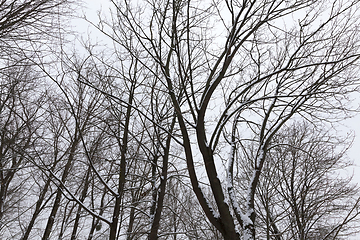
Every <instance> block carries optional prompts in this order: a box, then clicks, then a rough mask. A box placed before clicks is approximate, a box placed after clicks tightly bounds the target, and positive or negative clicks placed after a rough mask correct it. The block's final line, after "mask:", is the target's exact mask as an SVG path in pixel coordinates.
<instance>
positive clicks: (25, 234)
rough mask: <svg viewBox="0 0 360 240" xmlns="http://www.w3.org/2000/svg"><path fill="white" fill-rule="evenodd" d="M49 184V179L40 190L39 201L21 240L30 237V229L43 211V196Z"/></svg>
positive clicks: (26, 239)
mask: <svg viewBox="0 0 360 240" xmlns="http://www.w3.org/2000/svg"><path fill="white" fill-rule="evenodd" d="M50 183H51V179H50V178H49V179H48V180H47V181H46V183H45V186H44V188H43V189H42V190H41V193H40V196H39V199H38V200H37V202H36V206H35V211H34V213H33V215H32V217H31V220H30V222H29V224H28V226H27V228H26V231H25V233H24V236H23V237H22V238H21V240H28V238H29V236H30V232H31V230H32V228H33V227H34V224H35V220H36V218H37V217H38V216H39V214H40V212H41V211H42V209H43V206H42V203H43V202H44V200H45V195H46V192H47V190H48V188H49V186H50Z"/></svg>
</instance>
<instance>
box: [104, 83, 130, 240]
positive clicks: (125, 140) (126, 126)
mask: <svg viewBox="0 0 360 240" xmlns="http://www.w3.org/2000/svg"><path fill="white" fill-rule="evenodd" d="M134 91H135V82H133V83H132V85H131V90H130V95H129V103H128V106H127V109H126V116H125V124H124V134H123V137H122V143H121V144H120V148H121V158H120V174H119V175H120V176H119V183H118V192H117V195H116V196H115V207H114V212H113V217H112V221H111V225H110V237H109V240H115V239H116V234H117V227H118V221H119V215H120V209H121V199H122V195H123V191H124V186H125V172H126V152H127V146H128V136H129V124H130V117H131V110H132V102H133V98H134Z"/></svg>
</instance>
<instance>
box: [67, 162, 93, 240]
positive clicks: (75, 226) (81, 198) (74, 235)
mask: <svg viewBox="0 0 360 240" xmlns="http://www.w3.org/2000/svg"><path fill="white" fill-rule="evenodd" d="M90 172H91V167H90V166H89V167H88V170H87V171H86V176H85V180H84V181H85V182H84V189H83V191H82V193H81V197H80V199H79V200H80V202H84V201H85V198H86V194H87V191H88V188H89V184H90V182H89V177H90ZM81 210H82V207H81V206H79V207H78V209H77V213H76V217H75V222H74V227H73V231H72V233H71V240H75V239H76V233H77V229H78V227H79V221H80V213H81Z"/></svg>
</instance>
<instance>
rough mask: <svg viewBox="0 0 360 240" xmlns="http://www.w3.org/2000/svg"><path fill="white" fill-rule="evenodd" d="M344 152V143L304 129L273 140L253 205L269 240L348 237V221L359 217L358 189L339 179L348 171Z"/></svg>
mask: <svg viewBox="0 0 360 240" xmlns="http://www.w3.org/2000/svg"><path fill="white" fill-rule="evenodd" d="M341 148H342V149H341ZM347 148H348V142H346V140H343V139H341V138H339V137H335V136H331V135H330V133H329V132H323V131H321V130H317V129H314V128H313V127H311V125H309V124H305V123H302V124H299V123H296V124H294V125H291V126H289V127H287V128H284V129H283V130H282V131H280V132H279V133H278V134H277V135H276V136H275V137H274V139H273V146H272V148H271V149H269V153H268V156H267V157H268V158H269V159H268V160H267V163H266V165H265V166H264V171H263V175H262V177H261V181H260V184H259V188H258V193H257V200H256V202H257V205H258V206H257V215H258V216H259V218H258V221H259V222H260V223H258V224H259V230H260V229H261V227H262V226H263V227H264V230H265V231H266V232H263V234H264V235H266V236H267V239H338V237H340V236H342V235H344V234H346V233H347V231H346V230H348V229H347V228H348V227H351V224H349V220H350V219H351V220H352V221H354V220H356V219H358V217H357V215H359V213H360V212H359V206H358V203H357V202H358V200H357V198H358V197H359V196H358V192H359V191H358V189H357V188H356V187H355V186H354V185H352V184H351V178H350V177H348V176H341V174H343V175H345V173H344V172H345V170H346V168H347V167H348V166H350V165H349V164H350V163H348V161H347V160H346V158H345V157H346V156H345V155H344V154H345V151H346V150H347ZM245 151H249V150H245ZM348 214H350V215H351V216H347V215H348ZM334 229H336V230H334ZM350 232H351V231H350ZM325 236H326V237H325ZM345 236H346V235H345Z"/></svg>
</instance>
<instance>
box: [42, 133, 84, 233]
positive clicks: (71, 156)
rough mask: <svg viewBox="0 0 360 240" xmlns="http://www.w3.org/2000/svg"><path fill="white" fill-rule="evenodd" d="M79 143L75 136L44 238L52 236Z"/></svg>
mask: <svg viewBox="0 0 360 240" xmlns="http://www.w3.org/2000/svg"><path fill="white" fill-rule="evenodd" d="M78 143H79V139H76V138H75V140H74V142H73V143H72V146H71V149H70V154H69V158H68V160H67V162H66V165H65V167H64V172H63V175H62V177H61V183H59V184H60V185H59V187H58V188H57V190H56V197H55V201H54V204H53V207H52V210H51V213H50V216H49V218H48V222H47V224H46V228H45V232H44V235H43V237H42V240H48V239H49V237H50V233H51V231H52V228H53V225H54V222H55V217H56V214H57V212H58V210H59V207H60V202H61V197H62V194H63V193H62V190H63V186H62V184H65V181H66V178H67V176H68V175H69V173H70V167H71V165H72V163H73V160H74V155H75V150H76V147H77V145H78Z"/></svg>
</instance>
